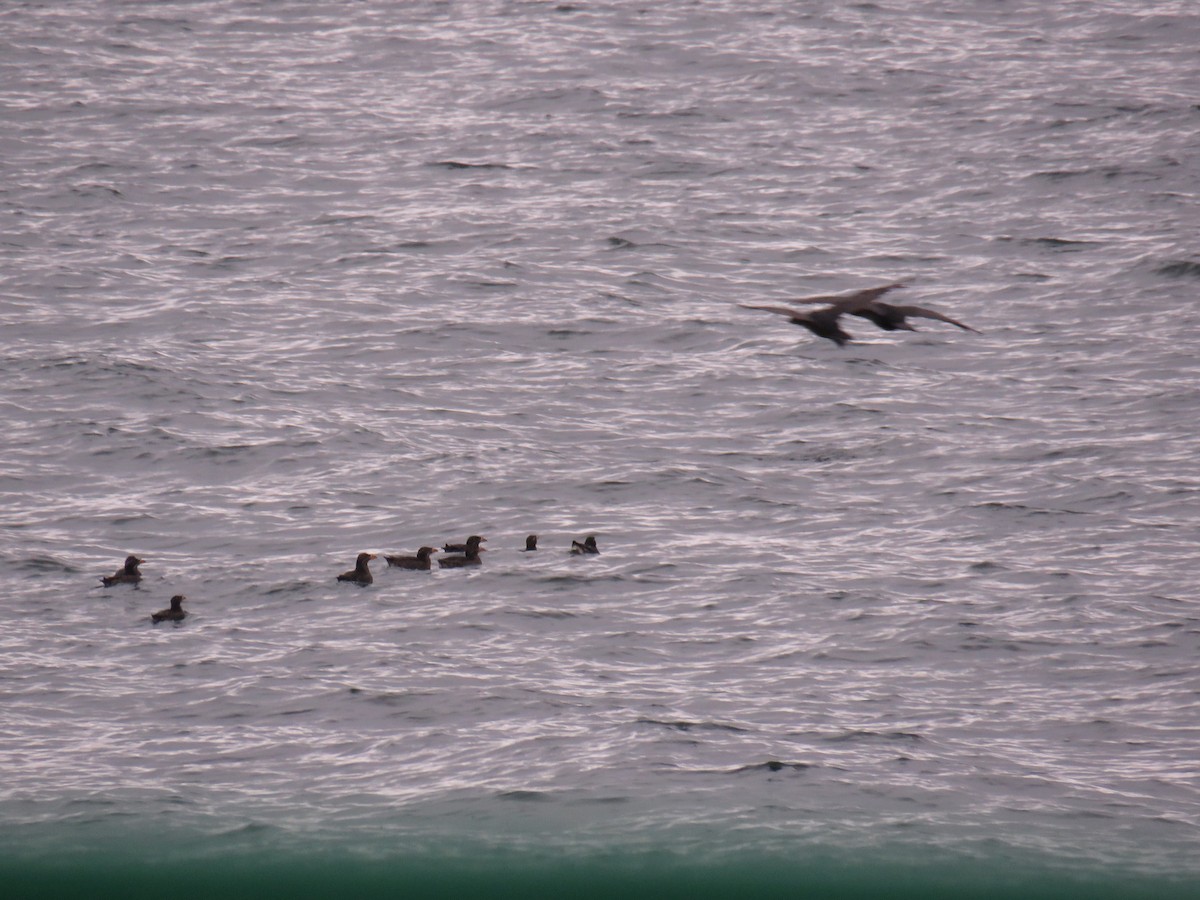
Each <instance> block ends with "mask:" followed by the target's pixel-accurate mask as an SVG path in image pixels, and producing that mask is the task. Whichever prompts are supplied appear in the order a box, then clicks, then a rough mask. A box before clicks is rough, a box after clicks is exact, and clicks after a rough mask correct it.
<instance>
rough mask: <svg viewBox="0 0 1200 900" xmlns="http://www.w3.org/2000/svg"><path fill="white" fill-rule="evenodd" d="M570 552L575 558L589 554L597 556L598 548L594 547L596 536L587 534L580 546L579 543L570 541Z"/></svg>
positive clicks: (598, 553)
mask: <svg viewBox="0 0 1200 900" xmlns="http://www.w3.org/2000/svg"><path fill="white" fill-rule="evenodd" d="M571 552H572V553H574V554H575V555H576V556H580V555H584V554H589V553H591V554H595V555H597V556H599V555H600V548H599V547H597V546H596V536H595V535H594V534H589V535H588V536H587V537H586V538H584V539H583V543H582V544H581V543H579V541H571Z"/></svg>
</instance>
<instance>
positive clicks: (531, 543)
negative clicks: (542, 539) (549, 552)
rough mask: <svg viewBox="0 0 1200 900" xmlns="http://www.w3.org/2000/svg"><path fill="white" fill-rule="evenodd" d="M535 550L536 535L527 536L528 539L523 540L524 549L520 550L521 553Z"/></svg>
mask: <svg viewBox="0 0 1200 900" xmlns="http://www.w3.org/2000/svg"><path fill="white" fill-rule="evenodd" d="M536 549H537V535H536V534H531V535H529V537H527V538H525V549H524V550H522V551H521V552H522V553H529V552H530V551H532V550H536Z"/></svg>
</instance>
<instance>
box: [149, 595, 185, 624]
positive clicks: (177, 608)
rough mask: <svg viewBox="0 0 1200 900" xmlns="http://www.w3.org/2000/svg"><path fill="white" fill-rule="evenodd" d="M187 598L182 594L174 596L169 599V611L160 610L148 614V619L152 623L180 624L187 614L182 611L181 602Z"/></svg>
mask: <svg viewBox="0 0 1200 900" xmlns="http://www.w3.org/2000/svg"><path fill="white" fill-rule="evenodd" d="M186 599H187V597H185V596H183V594H176V595H175V596H174V597H172V598H171V608H170V609H160V610H159V611H158V612H156V613H150V619H151V620H152V621H154V622H182V621H183V620H184V618H186V617H187V613H186V612H184V611H183V601H184V600H186Z"/></svg>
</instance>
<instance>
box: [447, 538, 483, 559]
mask: <svg viewBox="0 0 1200 900" xmlns="http://www.w3.org/2000/svg"><path fill="white" fill-rule="evenodd" d="M472 543H474V544H475V549H476V550H478V549H479V545H480V544H486V543H487V538H483V537H480V536H479V535H477V534H473V535H471V536H470V537H469V538H467V542H466V543H465V544H442V551H443V552H444V553H466V552H467V548H468V547H470V546H471V544H472ZM438 562H441V560H438Z"/></svg>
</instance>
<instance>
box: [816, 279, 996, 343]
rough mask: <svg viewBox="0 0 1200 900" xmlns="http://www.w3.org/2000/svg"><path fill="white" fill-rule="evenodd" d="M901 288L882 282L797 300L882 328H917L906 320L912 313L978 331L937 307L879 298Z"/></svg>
mask: <svg viewBox="0 0 1200 900" xmlns="http://www.w3.org/2000/svg"><path fill="white" fill-rule="evenodd" d="M902 287H904V285H902V284H885V285H884V286H883V287H877V288H868V289H867V290H865V291H858V292H857V293H854V294H847V295H845V296H843V297H804V298H801V299H799V300H797V301H796V302H797V303H828V304H830V308H831V309H835V310H838V311H839V312H842V313H845V314H846V315H850V316H858V317H860V318H863V319H867V320H868V321H870V322H873V323H874V324H875V325H877V326H879V327H880V328H882V329H883V330H884V331H916V330H917V329H915V328H913V327H912V326H911V325H909V324H908V322H907V321H906V320H907V319H908V318H909V317H910V316H911V317H912V318H914V319H937V320H938V321H939V322H948V323H949V324H951V325H957V326H958V327H959V328H961V329H962V330H963V331H974V332H975V333H976V334H979V330H978V329H976V328H972V327H971V326H970V325H964V324H963V323H962V322H959V321H958V320H957V319H952V318H950V317H949V316H946V315H943V314H942V313H940V312H938V311H937V310H934V309H927V308H925V307H923V306H899V305H897V304H895V303H885V302H883V301H882V300H880V299H879V298H880V297H882V296H883V295H884V294H886V293H887V292H888V291H890V290H892V289H894V288H902Z"/></svg>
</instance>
